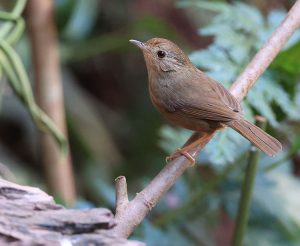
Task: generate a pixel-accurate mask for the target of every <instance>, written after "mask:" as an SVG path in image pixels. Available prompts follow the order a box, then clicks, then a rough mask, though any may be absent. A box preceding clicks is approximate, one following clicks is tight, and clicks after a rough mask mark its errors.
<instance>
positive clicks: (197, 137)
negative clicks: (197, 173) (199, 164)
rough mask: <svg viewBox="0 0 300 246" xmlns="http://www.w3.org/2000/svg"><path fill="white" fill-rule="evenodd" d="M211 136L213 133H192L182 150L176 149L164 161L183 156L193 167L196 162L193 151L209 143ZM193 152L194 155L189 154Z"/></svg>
mask: <svg viewBox="0 0 300 246" xmlns="http://www.w3.org/2000/svg"><path fill="white" fill-rule="evenodd" d="M212 134H213V133H194V134H193V135H192V136H191V137H190V139H189V140H188V141H187V143H186V144H185V145H184V146H183V147H182V148H178V149H177V150H176V151H175V152H174V153H173V154H171V155H170V156H168V157H167V158H166V161H167V162H169V161H172V160H174V159H176V158H177V157H179V156H181V155H184V156H185V157H186V158H187V159H188V160H190V161H191V163H192V165H194V164H195V162H196V161H195V158H194V157H195V155H196V153H197V151H196V152H195V149H196V148H198V147H200V148H202V147H203V146H204V145H205V144H206V143H207V142H208V141H209V139H210V138H211V136H212ZM193 150H194V153H193V154H190V152H191V151H193Z"/></svg>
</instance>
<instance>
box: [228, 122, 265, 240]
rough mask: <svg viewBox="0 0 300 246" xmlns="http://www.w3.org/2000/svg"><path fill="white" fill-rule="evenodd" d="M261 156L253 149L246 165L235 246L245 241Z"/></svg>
mask: <svg viewBox="0 0 300 246" xmlns="http://www.w3.org/2000/svg"><path fill="white" fill-rule="evenodd" d="M261 118H262V117H259V119H258V118H257V121H256V125H257V126H258V127H260V128H262V129H265V126H266V121H265V120H262V119H261ZM259 158H260V151H259V150H258V149H256V148H255V149H254V148H253V149H251V150H250V156H249V161H248V163H247V166H246V172H245V178H244V182H243V186H242V192H241V197H240V201H239V209H238V215H237V218H236V223H235V228H234V233H233V240H232V245H233V246H241V245H242V243H243V239H244V235H245V231H246V229H247V224H248V218H249V210H250V205H251V199H252V193H253V187H254V182H255V177H256V171H257V165H258V162H259Z"/></svg>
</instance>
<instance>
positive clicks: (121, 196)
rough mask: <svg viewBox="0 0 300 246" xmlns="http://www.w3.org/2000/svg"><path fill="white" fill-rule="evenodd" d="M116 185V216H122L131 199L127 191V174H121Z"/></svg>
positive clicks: (116, 180)
mask: <svg viewBox="0 0 300 246" xmlns="http://www.w3.org/2000/svg"><path fill="white" fill-rule="evenodd" d="M115 185H116V216H115V217H116V218H118V217H119V216H122V213H123V212H124V211H125V209H126V207H127V205H128V203H129V201H128V193H127V182H126V178H125V176H119V177H117V178H116V179H115Z"/></svg>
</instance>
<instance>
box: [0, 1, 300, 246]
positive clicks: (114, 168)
mask: <svg viewBox="0 0 300 246" xmlns="http://www.w3.org/2000/svg"><path fill="white" fill-rule="evenodd" d="M29 1H30V0H29ZM16 2H17V1H11V0H2V1H1V3H0V6H1V10H2V11H7V12H9V11H10V10H11V8H12V7H13V5H14V4H15V3H16ZM54 3H55V26H56V29H57V32H58V43H59V51H60V63H61V76H62V80H63V87H64V96H65V107H66V118H67V126H68V134H69V141H70V149H71V155H72V163H73V168H74V175H75V180H76V191H77V197H76V202H75V205H74V206H75V207H78V208H87V207H94V206H97V207H99V206H103V207H108V208H110V209H112V210H114V196H115V195H114V179H115V177H117V176H118V175H125V176H126V177H127V180H128V185H129V192H130V194H132V196H133V195H134V194H135V193H136V192H138V191H140V190H141V189H142V187H144V186H145V185H146V184H147V183H148V182H149V181H150V180H151V179H152V178H153V176H154V175H155V174H157V173H158V172H159V171H160V169H161V168H162V167H163V166H164V165H165V161H164V160H165V157H166V156H167V155H168V154H169V153H171V152H173V151H174V150H175V149H176V148H177V147H179V146H181V145H182V144H183V143H184V142H185V140H186V139H187V138H188V137H189V135H190V132H189V131H186V130H183V129H178V128H176V127H174V126H170V125H168V124H167V123H166V122H165V121H164V120H163V119H162V117H161V116H160V115H159V113H158V112H156V110H155V109H154V107H153V106H152V105H151V102H150V99H149V96H148V90H147V71H146V67H145V64H144V61H143V57H142V54H141V52H140V51H139V50H138V49H137V48H136V47H134V46H133V45H131V44H130V43H129V42H128V40H129V39H131V38H134V39H138V40H141V41H146V40H147V39H149V38H152V37H164V38H168V39H170V40H172V41H174V42H175V43H177V44H178V45H179V46H180V47H181V48H183V49H184V51H185V52H186V53H187V54H189V55H190V58H191V60H192V61H193V63H194V64H196V65H197V66H198V67H199V68H200V69H202V70H204V71H205V72H207V73H208V74H209V75H210V76H212V77H213V78H215V79H216V80H218V81H219V82H221V83H223V84H224V85H225V86H226V87H227V88H228V87H229V86H230V85H231V83H232V82H233V81H234V79H235V78H236V77H237V76H238V75H239V74H240V73H241V71H242V70H243V68H244V67H245V65H246V64H247V63H248V62H249V60H250V59H251V58H252V57H253V55H254V54H255V53H256V52H257V50H258V49H259V47H261V45H262V44H263V42H264V41H265V40H266V39H267V38H268V37H269V35H270V34H271V33H272V31H274V29H275V28H276V27H277V26H278V25H279V23H280V22H281V21H282V20H283V19H284V17H285V15H286V13H287V10H288V9H290V7H291V6H292V5H293V3H294V1H288V0H269V1H256V0H252V1H251V0H249V1H236V2H234V1H202V0H195V1H187V0H178V1H172V0H169V1H164V0H155V1H147V0H132V1H130V0H126V1H124V0H115V1H100V0H85V1H84V0H77V1H73V0H56V1H54ZM27 11H28V10H27ZM28 14H30V13H26V8H25V12H24V16H25V32H24V34H22V35H21V36H20V37H19V38H18V40H16V42H14V43H13V49H15V51H16V53H17V54H18V55H19V56H20V57H21V60H22V62H23V64H24V66H25V69H26V71H27V73H28V75H29V78H32V62H31V59H32V57H31V56H32V53H31V49H30V40H29V39H28V32H27V30H28V26H27V25H28V24H27V22H26V15H28ZM5 23H6V21H5V20H3V19H1V26H0V38H1V39H4V37H3V36H1V30H3V26H4V25H5ZM1 28H2V29H1ZM1 42H2V41H1ZM0 58H1V57H0ZM2 65H3V64H1V59H0V68H1V66H2ZM299 78H300V31H297V32H296V33H295V34H294V35H293V37H292V38H291V39H290V41H289V42H288V44H287V45H286V46H285V48H284V49H283V50H282V51H281V53H280V54H279V55H278V57H277V58H276V59H275V61H274V62H273V63H272V64H271V66H270V68H269V69H268V70H267V71H266V72H265V73H264V75H263V76H262V77H261V78H260V79H259V81H258V83H257V84H256V85H255V86H254V88H253V89H252V90H251V91H250V93H249V94H248V96H247V98H246V99H245V100H244V102H243V104H242V105H243V108H244V110H245V114H246V117H247V118H248V119H249V120H252V121H253V120H254V116H255V115H257V114H259V115H262V116H264V117H265V118H266V119H267V120H268V126H267V131H268V132H269V133H270V134H272V135H273V136H275V137H276V138H278V139H279V140H280V141H281V142H282V143H283V145H284V151H283V152H282V153H280V154H279V155H278V156H276V157H275V158H269V157H267V156H265V155H261V157H260V159H259V166H258V174H257V177H256V182H255V186H254V193H253V201H252V205H251V209H250V219H249V226H248V230H247V232H246V238H245V245H299V244H300V196H299V191H300V182H299V175H300V152H299V149H300V126H299V121H300V108H299V105H300V88H299V83H298V82H299ZM0 110H1V112H0V164H1V168H0V172H1V176H2V177H4V178H5V179H9V180H12V181H15V182H18V183H21V184H27V185H34V186H38V187H41V188H43V189H44V190H47V183H46V182H45V181H44V178H43V177H44V172H43V167H42V165H41V161H40V149H39V143H38V129H37V127H36V126H35V124H34V123H33V121H32V120H31V117H30V115H29V113H28V110H27V109H26V107H25V106H24V104H23V103H22V102H21V101H20V100H19V99H18V96H16V95H15V93H14V91H13V90H12V85H11V81H10V80H9V79H8V78H7V76H5V73H3V70H2V69H0ZM249 149H250V144H249V143H248V142H247V141H246V140H244V139H243V138H242V137H241V136H240V135H239V134H237V133H235V132H234V131H232V130H230V129H225V130H224V131H222V132H220V133H218V134H217V135H216V136H215V137H214V139H213V140H212V141H211V142H210V143H209V144H208V145H207V146H206V147H205V149H204V150H203V151H202V153H201V155H200V157H199V164H197V165H196V166H195V167H193V168H190V169H189V170H188V171H187V172H186V173H185V175H184V176H183V177H182V178H181V179H180V180H178V181H177V183H176V184H175V186H174V187H173V188H172V189H171V190H170V191H169V192H168V193H167V195H166V196H165V197H164V198H163V199H162V200H161V202H160V203H159V204H158V206H157V207H155V208H154V209H153V210H152V211H151V213H150V215H149V216H148V217H147V218H146V219H145V221H144V222H143V223H142V225H141V226H139V227H138V229H137V230H136V232H135V233H134V235H133V236H132V238H135V239H138V240H141V241H144V242H146V243H147V245H150V246H151V245H166V246H168V245H180V246H182V245H229V244H230V239H231V235H232V232H233V228H234V218H235V216H236V213H237V207H238V201H239V200H238V199H239V196H240V190H241V182H242V180H243V177H244V173H245V165H246V163H247V158H248V156H249ZM132 196H131V197H132ZM57 200H58V201H60V199H59V198H57ZM158 242H159V244H158Z"/></svg>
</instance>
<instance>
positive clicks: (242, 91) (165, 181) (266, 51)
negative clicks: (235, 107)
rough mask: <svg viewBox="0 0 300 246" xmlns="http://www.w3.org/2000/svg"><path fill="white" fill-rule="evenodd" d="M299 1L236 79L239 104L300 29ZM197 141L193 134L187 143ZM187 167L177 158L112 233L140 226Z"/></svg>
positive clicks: (125, 232) (139, 196)
mask: <svg viewBox="0 0 300 246" xmlns="http://www.w3.org/2000/svg"><path fill="white" fill-rule="evenodd" d="M299 13H300V0H298V1H297V2H296V3H295V4H294V6H293V8H292V9H291V10H290V11H289V13H288V15H287V17H286V18H285V20H284V21H283V22H282V24H281V25H280V26H279V27H278V28H277V30H276V31H275V32H274V33H273V34H272V36H271V37H270V38H269V40H268V41H266V43H265V44H264V46H263V47H262V48H261V49H260V50H259V51H258V53H257V54H256V55H255V57H254V58H253V59H252V61H251V62H250V63H249V64H248V66H247V67H246V69H245V70H244V72H243V73H242V74H241V75H240V77H238V79H237V80H236V81H235V82H234V84H233V86H232V87H231V93H232V94H233V95H234V96H235V97H236V98H237V99H238V100H239V101H241V100H242V99H243V98H244V97H245V96H246V94H247V92H248V91H249V90H250V89H251V88H252V86H253V85H254V83H255V82H256V80H257V79H258V78H259V77H260V76H261V74H262V73H263V72H264V71H265V70H266V68H267V67H268V66H269V64H270V63H271V62H272V60H273V59H274V58H275V56H276V55H277V54H278V52H279V51H280V49H281V48H282V47H283V46H284V44H285V43H286V42H287V40H288V39H289V37H290V36H291V35H292V34H293V32H294V31H295V30H296V29H297V28H298V27H299V25H300V14H299ZM213 135H214V134H212V135H211V136H209V137H208V138H207V135H206V136H204V137H201V138H203V143H205V144H206V143H208V142H209V140H210V139H211V138H212V137H213ZM195 138H197V133H194V134H193V136H192V137H191V138H190V139H193V140H194V139H195ZM202 147H203V146H198V147H197V148H196V149H194V150H193V153H190V154H192V155H195V154H197V153H199V151H200V150H201V148H202ZM188 167H190V161H189V160H187V159H186V158H185V157H183V156H180V157H178V158H176V159H175V160H173V161H171V162H169V163H168V164H167V165H166V166H165V167H164V168H163V169H162V170H161V171H160V173H159V174H158V175H157V176H156V177H155V178H154V179H153V180H152V181H151V183H150V184H149V185H148V186H147V187H146V188H145V189H144V190H143V191H141V192H140V193H138V194H137V195H136V197H135V198H134V199H133V200H132V201H131V202H129V203H128V206H127V208H126V210H124V211H123V212H122V214H121V215H120V214H119V216H118V218H117V226H116V227H115V228H114V232H115V233H116V234H117V235H119V236H120V237H128V236H129V235H130V234H131V233H132V232H133V231H134V229H135V227H136V226H137V225H138V224H140V223H141V221H142V220H143V219H144V217H145V216H146V214H147V213H148V212H149V211H150V210H151V208H152V207H154V206H155V205H156V204H157V202H158V201H159V199H160V198H161V197H162V196H163V195H164V194H165V193H166V192H167V191H168V190H169V189H170V187H171V186H172V185H173V184H174V183H175V182H176V180H177V179H178V178H179V177H180V176H181V175H182V174H183V172H184V171H185V170H186V169H187V168H188Z"/></svg>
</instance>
